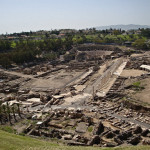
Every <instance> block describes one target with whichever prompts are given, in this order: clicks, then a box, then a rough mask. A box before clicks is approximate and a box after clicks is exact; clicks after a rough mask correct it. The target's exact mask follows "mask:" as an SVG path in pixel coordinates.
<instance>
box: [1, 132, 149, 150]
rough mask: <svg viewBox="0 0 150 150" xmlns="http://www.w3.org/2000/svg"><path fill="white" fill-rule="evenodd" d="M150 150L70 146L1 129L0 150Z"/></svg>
mask: <svg viewBox="0 0 150 150" xmlns="http://www.w3.org/2000/svg"><path fill="white" fill-rule="evenodd" d="M131 149H132V150H150V146H149V147H148V146H142V147H128V148H98V147H68V146H60V145H58V144H56V143H52V142H46V141H43V140H38V139H34V138H30V137H26V136H19V135H15V134H12V133H7V132H5V131H2V130H0V150H131Z"/></svg>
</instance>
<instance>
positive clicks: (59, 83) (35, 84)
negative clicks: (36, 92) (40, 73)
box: [24, 70, 83, 89]
mask: <svg viewBox="0 0 150 150" xmlns="http://www.w3.org/2000/svg"><path fill="white" fill-rule="evenodd" d="M82 73H83V72H82V71H81V72H77V71H72V72H67V71H65V70H60V71H57V72H54V73H51V74H49V75H47V76H46V77H44V78H37V79H33V80H31V81H30V82H28V83H27V84H25V85H24V87H29V88H32V89H34V88H35V89H36V88H37V89H43V88H44V89H54V88H61V87H63V86H65V85H66V84H67V83H69V82H70V81H71V80H73V79H74V78H76V77H77V76H79V75H80V74H82Z"/></svg>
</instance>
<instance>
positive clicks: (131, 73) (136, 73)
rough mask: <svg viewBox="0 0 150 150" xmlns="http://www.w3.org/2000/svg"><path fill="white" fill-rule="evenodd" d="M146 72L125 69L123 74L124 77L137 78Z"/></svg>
mask: <svg viewBox="0 0 150 150" xmlns="http://www.w3.org/2000/svg"><path fill="white" fill-rule="evenodd" d="M146 73H147V72H146V71H143V70H136V69H129V70H127V69H125V70H123V72H122V73H121V76H122V77H131V76H132V77H137V76H141V75H142V74H146Z"/></svg>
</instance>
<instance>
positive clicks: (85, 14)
mask: <svg viewBox="0 0 150 150" xmlns="http://www.w3.org/2000/svg"><path fill="white" fill-rule="evenodd" d="M116 24H141V25H150V0H0V34H1V33H6V32H8V33H12V32H21V31H30V30H32V31H36V30H42V29H43V30H51V29H60V28H76V29H79V28H80V29H82V28H89V27H95V26H104V25H116Z"/></svg>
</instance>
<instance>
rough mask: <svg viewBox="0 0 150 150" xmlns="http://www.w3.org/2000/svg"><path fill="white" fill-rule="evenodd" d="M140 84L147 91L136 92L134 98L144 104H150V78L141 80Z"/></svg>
mask: <svg viewBox="0 0 150 150" xmlns="http://www.w3.org/2000/svg"><path fill="white" fill-rule="evenodd" d="M140 82H141V85H143V86H144V87H145V89H144V90H142V91H140V92H136V93H135V94H133V95H132V97H133V98H135V99H137V100H140V101H142V102H144V103H148V104H150V78H147V79H144V80H141V81H140Z"/></svg>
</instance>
